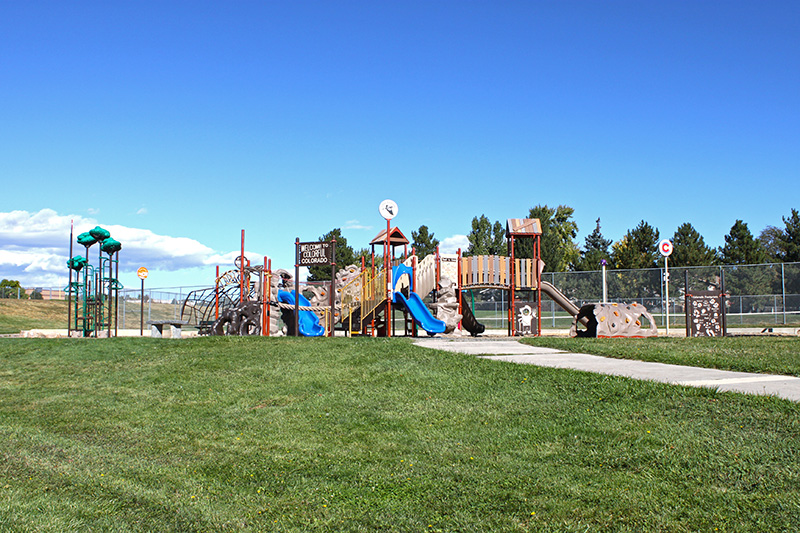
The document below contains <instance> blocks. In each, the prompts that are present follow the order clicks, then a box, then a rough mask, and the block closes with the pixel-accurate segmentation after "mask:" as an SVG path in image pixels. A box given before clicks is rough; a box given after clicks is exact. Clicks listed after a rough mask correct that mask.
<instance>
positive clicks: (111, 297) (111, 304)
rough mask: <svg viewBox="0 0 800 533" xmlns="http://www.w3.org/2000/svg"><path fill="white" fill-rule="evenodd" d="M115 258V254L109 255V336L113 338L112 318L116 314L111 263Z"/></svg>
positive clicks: (112, 266)
mask: <svg viewBox="0 0 800 533" xmlns="http://www.w3.org/2000/svg"><path fill="white" fill-rule="evenodd" d="M113 257H114V254H113V253H110V254H108V336H109V337H110V336H111V317H112V316H113V312H114V292H113V290H114V284H113V283H112V280H113V279H114V265H113V264H112V263H111V260H112V258H113Z"/></svg>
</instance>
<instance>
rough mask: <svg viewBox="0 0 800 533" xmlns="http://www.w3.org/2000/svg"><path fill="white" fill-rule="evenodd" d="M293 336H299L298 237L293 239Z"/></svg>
mask: <svg viewBox="0 0 800 533" xmlns="http://www.w3.org/2000/svg"><path fill="white" fill-rule="evenodd" d="M294 336H295V337H299V336H300V237H296V238H295V240H294Z"/></svg>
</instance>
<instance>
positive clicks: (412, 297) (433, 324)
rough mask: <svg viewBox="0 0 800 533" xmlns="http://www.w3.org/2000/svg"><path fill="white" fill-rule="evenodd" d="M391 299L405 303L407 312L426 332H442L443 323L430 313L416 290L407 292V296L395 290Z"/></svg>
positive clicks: (394, 301) (443, 328)
mask: <svg viewBox="0 0 800 533" xmlns="http://www.w3.org/2000/svg"><path fill="white" fill-rule="evenodd" d="M392 300H393V303H401V304H403V305H405V306H406V309H408V312H409V313H411V316H412V317H413V318H414V320H415V321H416V322H417V324H419V327H421V328H422V329H424V330H425V331H427V332H428V333H444V330H445V327H446V326H445V323H444V322H443V321H441V320H439V319H438V318H436V317H435V316H433V315H432V314H431V312H430V310H429V309H428V306H427V305H425V303H424V302H423V301H422V298H420V297H419V295H418V294H417V293H416V292H411V293H409V295H408V298H406V297H405V296H403V293H401V292H395V293H394V298H392Z"/></svg>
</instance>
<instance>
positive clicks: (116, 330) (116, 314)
mask: <svg viewBox="0 0 800 533" xmlns="http://www.w3.org/2000/svg"><path fill="white" fill-rule="evenodd" d="M114 272H115V274H114V281H115V283H119V252H117V264H116V266H115V267H114ZM118 335H119V286H116V287H114V336H115V337H117V336H118Z"/></svg>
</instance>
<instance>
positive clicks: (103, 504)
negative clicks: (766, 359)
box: [0, 338, 800, 532]
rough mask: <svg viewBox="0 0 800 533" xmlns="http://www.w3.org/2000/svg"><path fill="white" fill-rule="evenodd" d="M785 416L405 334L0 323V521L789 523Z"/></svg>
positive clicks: (295, 527)
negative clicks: (481, 355) (194, 332)
mask: <svg viewBox="0 0 800 533" xmlns="http://www.w3.org/2000/svg"><path fill="white" fill-rule="evenodd" d="M717 340H719V339H717ZM746 340H747V339H741V340H740V341H741V342H743V343H744V342H745V341H746ZM742 346H745V344H742ZM794 346H796V345H794ZM651 348H652V349H660V348H659V347H658V345H656V344H647V343H643V344H642V345H641V351H642V352H643V353H646V352H647V351H648V350H649V349H651ZM772 348H773V345H769V344H764V345H761V347H760V348H758V349H756V350H754V352H758V351H759V350H771V349H772ZM754 352H750V351H748V350H742V352H741V354H738V353H736V357H740V358H749V357H760V356H757V355H755V354H754ZM731 353H732V354H733V353H735V352H731ZM799 415H800V407H798V405H797V404H795V403H792V402H788V401H783V400H777V399H772V398H764V397H746V396H743V395H737V394H730V393H726V394H717V393H714V392H712V391H709V390H703V389H689V388H683V387H677V386H669V385H664V384H655V383H647V382H637V381H632V380H628V379H624V378H617V377H609V376H599V375H592V374H586V373H581V372H572V371H568V370H559V369H546V368H537V367H534V366H528V365H514V364H510V363H503V362H497V361H490V360H484V359H477V358H474V357H470V356H465V355H459V354H452V353H445V352H437V351H433V350H426V349H423V348H419V347H416V346H413V345H412V344H411V343H410V342H409V340H408V339H372V338H366V339H344V338H336V339H293V338H272V339H261V338H201V339H192V340H182V341H171V340H157V339H148V338H144V339H131V338H119V339H99V340H98V339H54V340H49V339H2V340H0V531H59V532H61V531H73V530H89V531H101V530H102V531H224V530H237V531H238V530H241V531H309V530H316V531H600V530H603V531H605V530H609V531H736V532H739V531H758V532H764V531H792V530H796V528H797V525H798V524H800V489H799V488H798V487H800V483H799V482H800V456H798V450H800V416H799Z"/></svg>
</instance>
